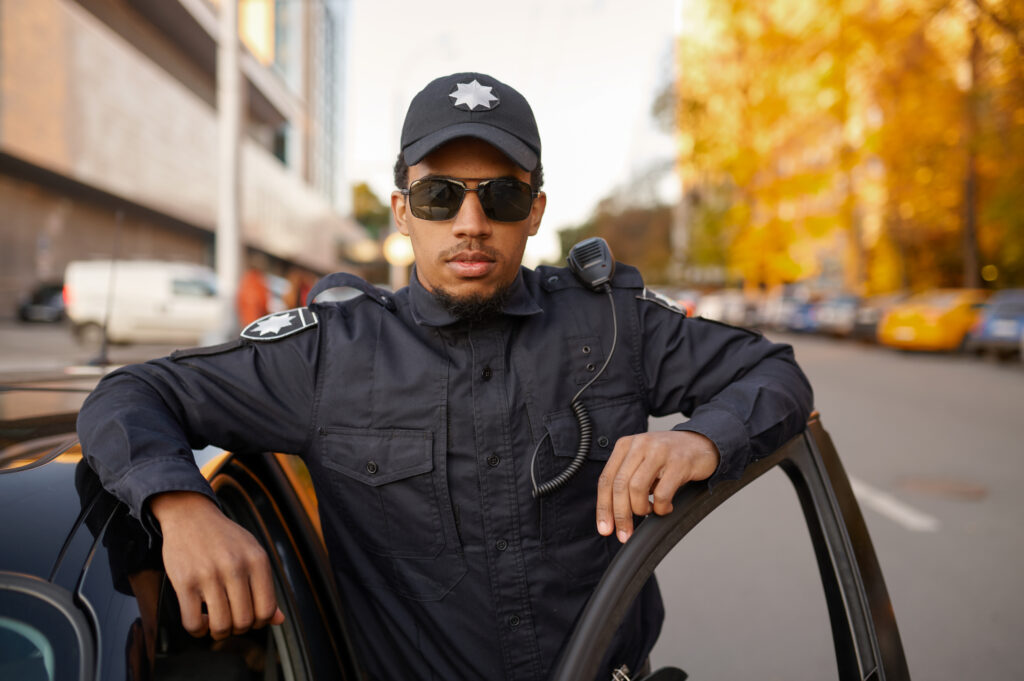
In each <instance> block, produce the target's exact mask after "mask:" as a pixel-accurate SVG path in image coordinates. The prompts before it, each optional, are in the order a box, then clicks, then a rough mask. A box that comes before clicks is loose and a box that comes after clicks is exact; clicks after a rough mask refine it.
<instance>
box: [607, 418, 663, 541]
mask: <svg viewBox="0 0 1024 681" xmlns="http://www.w3.org/2000/svg"><path fill="white" fill-rule="evenodd" d="M639 442H640V439H639V438H637V437H635V436H632V437H624V438H621V439H620V440H619V441H618V442H616V443H615V448H614V449H613V450H612V455H611V456H610V457H609V458H608V463H607V464H605V467H604V471H602V473H601V477H600V478H599V479H598V482H597V489H598V492H597V495H598V501H597V527H598V532H600V533H601V534H603V535H609V534H611V532H612V523H613V522H614V528H615V532H616V536H617V537H618V539H619V541H621V542H625V541H626V540H627V539H629V536H630V535H631V534H632V533H633V513H634V511H635V512H637V514H639V515H643V514H646V513H649V512H650V511H649V509H648V508H647V506H648V502H647V497H646V494H644V495H643V497H644V498H643V501H642V502H640V501H638V503H637V507H636V508H634V506H633V497H634V491H633V489H632V486H633V485H635V484H640V476H637V475H636V474H637V471H638V469H639V468H640V467H641V466H643V464H644V457H643V454H642V453H641V452H640V450H642V447H640V448H639V449H636V448H635V445H637V444H638V443H639ZM641 475H643V474H641ZM634 478H635V480H634ZM651 481H653V477H652V478H651ZM651 481H649V482H648V484H647V490H648V491H649V490H650V482H651Z"/></svg>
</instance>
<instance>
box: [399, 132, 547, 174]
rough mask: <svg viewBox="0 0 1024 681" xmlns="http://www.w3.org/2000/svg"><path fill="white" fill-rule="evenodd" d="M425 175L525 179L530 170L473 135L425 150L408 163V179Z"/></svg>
mask: <svg viewBox="0 0 1024 681" xmlns="http://www.w3.org/2000/svg"><path fill="white" fill-rule="evenodd" d="M425 175H450V176H451V177H507V176H510V175H511V176H512V177H517V178H519V179H521V180H523V181H526V182H528V181H529V179H530V173H528V172H527V171H525V170H523V169H522V168H520V167H519V166H518V165H516V163H515V162H514V161H513V160H512V159H510V158H509V157H508V156H505V154H503V153H502V152H500V151H498V149H496V148H495V147H492V146H491V145H490V144H487V143H486V142H484V141H482V140H478V139H475V138H473V137H459V138H457V139H454V140H452V141H451V142H447V143H446V144H444V145H442V146H440V147H438V148H437V149H435V150H434V151H432V152H430V153H429V154H427V155H426V156H425V157H424V158H423V160H422V161H420V162H419V163H417V164H416V165H414V166H409V179H410V180H415V179H417V178H420V177H423V176H425Z"/></svg>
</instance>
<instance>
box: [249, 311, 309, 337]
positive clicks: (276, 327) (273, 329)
mask: <svg viewBox="0 0 1024 681" xmlns="http://www.w3.org/2000/svg"><path fill="white" fill-rule="evenodd" d="M318 322H319V320H318V319H317V316H316V313H315V312H312V311H311V310H310V309H309V308H306V307H297V308H295V309H294V310H285V311H284V312H274V313H272V314H268V315H267V316H266V317H261V318H259V319H257V320H256V321H254V322H253V323H252V324H250V325H249V326H247V327H245V328H244V329H242V338H246V339H248V340H254V341H272V340H278V339H279V338H285V337H286V336H291V335H292V334H295V333H298V332H299V331H302V330H303V329H308V328H310V327H311V326H316V325H317V323H318Z"/></svg>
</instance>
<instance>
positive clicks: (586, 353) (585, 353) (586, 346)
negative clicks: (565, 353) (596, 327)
mask: <svg viewBox="0 0 1024 681" xmlns="http://www.w3.org/2000/svg"><path fill="white" fill-rule="evenodd" d="M582 350H583V354H584V355H589V354H590V346H589V345H584V346H583V348H582Z"/></svg>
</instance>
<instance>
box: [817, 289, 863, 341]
mask: <svg viewBox="0 0 1024 681" xmlns="http://www.w3.org/2000/svg"><path fill="white" fill-rule="evenodd" d="M860 301H861V299H860V297H859V296H855V295H851V294H848V293H840V294H838V295H833V296H830V297H828V298H825V299H824V300H822V301H821V303H819V304H818V310H817V319H816V321H817V326H818V331H819V332H820V333H824V334H828V335H830V336H836V337H839V338H847V337H849V336H851V335H852V334H853V327H854V324H855V323H856V321H857V311H858V310H859V308H860Z"/></svg>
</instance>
